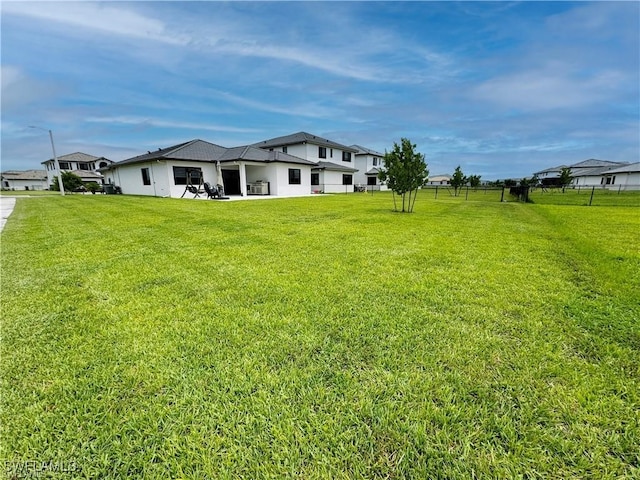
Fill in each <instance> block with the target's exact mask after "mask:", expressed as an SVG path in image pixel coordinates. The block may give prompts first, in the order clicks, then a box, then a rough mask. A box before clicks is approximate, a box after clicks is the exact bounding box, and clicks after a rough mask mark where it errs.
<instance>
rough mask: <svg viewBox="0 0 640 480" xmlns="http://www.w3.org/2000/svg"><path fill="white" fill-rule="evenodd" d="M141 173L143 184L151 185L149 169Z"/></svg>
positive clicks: (142, 170)
mask: <svg viewBox="0 0 640 480" xmlns="http://www.w3.org/2000/svg"><path fill="white" fill-rule="evenodd" d="M140 171H141V172H142V184H143V185H151V177H150V176H149V169H148V168H141V169H140Z"/></svg>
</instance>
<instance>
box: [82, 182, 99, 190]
mask: <svg viewBox="0 0 640 480" xmlns="http://www.w3.org/2000/svg"><path fill="white" fill-rule="evenodd" d="M85 187H87V190H89V191H90V192H91V193H96V192H98V191H100V190H101V189H102V186H101V185H100V184H99V183H97V182H89V183H87V184H86V185H85Z"/></svg>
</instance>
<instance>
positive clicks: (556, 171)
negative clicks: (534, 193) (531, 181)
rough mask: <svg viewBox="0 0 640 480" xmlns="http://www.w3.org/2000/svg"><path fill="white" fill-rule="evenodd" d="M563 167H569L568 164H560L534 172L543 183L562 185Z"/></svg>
mask: <svg viewBox="0 0 640 480" xmlns="http://www.w3.org/2000/svg"><path fill="white" fill-rule="evenodd" d="M563 168H569V167H567V166H566V165H559V166H557V167H551V168H547V169H545V170H540V171H539V172H535V173H534V174H533V176H534V177H537V178H538V181H539V182H540V183H541V184H542V185H558V186H559V185H560V175H561V174H562V169H563Z"/></svg>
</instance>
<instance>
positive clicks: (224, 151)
mask: <svg viewBox="0 0 640 480" xmlns="http://www.w3.org/2000/svg"><path fill="white" fill-rule="evenodd" d="M314 165H315V164H314V162H310V161H308V160H305V159H303V158H299V157H296V156H293V155H289V154H287V153H283V152H281V151H268V150H263V149H260V148H256V147H253V146H250V145H248V146H241V147H234V148H226V147H222V146H220V145H215V144H213V143H209V142H206V141H204V140H199V139H196V140H191V141H189V142H185V143H181V144H178V145H173V146H170V147H167V148H161V149H158V150H157V151H154V152H147V153H145V154H142V155H138V156H136V157H132V158H129V159H126V160H123V161H121V162H116V163H113V164H110V165H108V166H106V167H104V168H102V169H100V172H101V173H102V174H103V175H104V178H105V182H106V183H109V184H114V185H116V186H118V187H120V188H121V190H122V193H125V194H136V195H152V196H157V197H174V198H180V197H182V196H184V195H186V196H188V197H189V198H192V197H193V196H194V194H192V193H189V192H188V189H187V187H189V186H190V185H192V186H195V187H200V185H202V184H203V183H204V182H208V183H209V184H211V185H212V186H215V185H217V184H223V185H224V190H225V194H227V195H243V196H244V195H252V194H253V195H273V196H283V195H286V196H289V195H306V194H309V193H310V192H311V168H312V167H313V166H314Z"/></svg>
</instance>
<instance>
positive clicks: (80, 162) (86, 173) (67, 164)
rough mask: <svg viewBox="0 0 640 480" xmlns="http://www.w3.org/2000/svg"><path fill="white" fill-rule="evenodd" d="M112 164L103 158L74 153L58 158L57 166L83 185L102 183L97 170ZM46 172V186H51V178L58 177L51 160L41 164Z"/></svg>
mask: <svg viewBox="0 0 640 480" xmlns="http://www.w3.org/2000/svg"><path fill="white" fill-rule="evenodd" d="M112 163H113V161H112V160H109V159H108V158H104V157H94V156H93V155H89V154H87V153H82V152H76V153H70V154H68V155H62V156H61V157H58V165H60V170H62V171H63V172H71V173H74V174H75V175H77V176H79V177H80V179H81V180H82V181H83V182H84V183H88V182H97V183H102V175H101V174H100V173H98V170H99V169H101V168H105V167H107V166H109V165H111V164H112ZM42 164H43V165H44V166H45V168H46V172H47V185H51V184H53V177H55V176H57V175H58V172H57V171H56V165H55V162H54V160H53V158H50V159H49V160H46V161H44V162H42Z"/></svg>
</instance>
